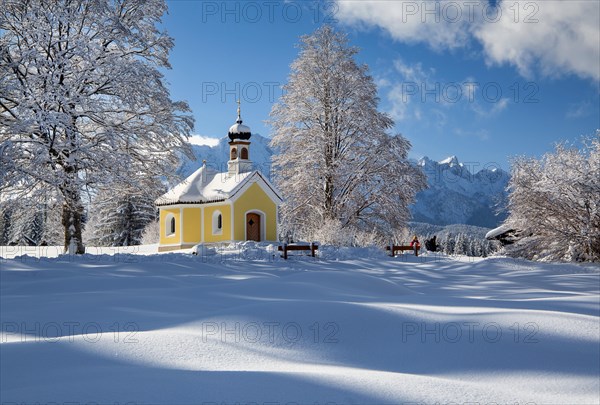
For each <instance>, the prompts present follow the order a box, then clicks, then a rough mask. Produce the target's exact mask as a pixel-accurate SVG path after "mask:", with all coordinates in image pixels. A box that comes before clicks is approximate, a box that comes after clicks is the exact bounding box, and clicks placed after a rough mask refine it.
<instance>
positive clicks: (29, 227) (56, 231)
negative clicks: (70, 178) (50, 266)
mask: <svg viewBox="0 0 600 405" xmlns="http://www.w3.org/2000/svg"><path fill="white" fill-rule="evenodd" d="M14 191H15V192H17V193H18V191H17V190H14ZM60 206H61V203H60V199H59V196H57V195H56V194H55V193H53V192H52V191H50V190H47V189H43V188H37V189H35V190H32V191H31V192H30V193H28V194H27V195H24V196H21V197H19V198H15V197H14V196H12V195H6V194H5V195H3V196H2V198H0V245H28V246H36V245H41V244H47V245H60V244H61V243H62V241H61V234H60V233H61V232H60V231H61V215H60Z"/></svg>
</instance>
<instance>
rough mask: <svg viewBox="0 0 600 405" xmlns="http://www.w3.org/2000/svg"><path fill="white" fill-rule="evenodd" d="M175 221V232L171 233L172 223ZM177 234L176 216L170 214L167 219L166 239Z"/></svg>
mask: <svg viewBox="0 0 600 405" xmlns="http://www.w3.org/2000/svg"><path fill="white" fill-rule="evenodd" d="M173 221H175V226H174V228H175V230H174V231H171V223H172V222H173ZM176 234H177V220H176V219H175V215H173V214H172V213H168V214H167V216H166V217H165V237H167V238H170V237H172V236H175V235H176Z"/></svg>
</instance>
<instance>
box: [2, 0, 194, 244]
mask: <svg viewBox="0 0 600 405" xmlns="http://www.w3.org/2000/svg"><path fill="white" fill-rule="evenodd" d="M165 11H166V5H165V2H164V0H54V1H46V0H10V1H5V0H2V1H0V35H1V36H0V155H1V159H0V172H2V173H4V174H5V175H3V176H2V182H1V183H0V192H8V191H7V190H14V189H15V188H16V187H18V188H19V189H21V190H25V191H24V192H25V193H27V192H29V190H31V189H34V188H35V187H38V186H39V185H40V184H44V185H46V186H47V187H51V188H52V189H53V190H55V191H56V193H57V194H59V195H60V196H61V199H62V202H63V206H62V225H63V227H64V244H65V248H67V247H74V248H75V249H74V250H75V251H76V252H77V253H82V252H83V250H84V247H83V243H82V237H81V232H82V215H83V199H82V193H83V190H85V189H86V188H88V187H91V188H98V189H99V188H102V187H105V186H107V185H110V184H111V183H114V182H119V183H122V184H130V185H131V186H135V184H134V183H135V181H136V178H135V176H130V171H129V170H130V169H129V168H130V167H131V163H132V162H136V165H137V166H139V167H142V168H143V171H144V173H146V174H148V175H161V174H166V173H169V172H172V168H173V167H175V164H176V161H177V152H178V150H183V149H185V143H184V141H185V136H187V135H188V134H189V132H190V131H191V129H192V126H193V120H192V118H191V117H190V116H189V114H187V112H188V111H189V108H188V106H187V104H186V103H183V102H173V101H172V100H171V98H170V95H169V91H168V90H167V88H166V86H165V83H164V80H163V77H162V75H161V73H160V72H159V70H158V68H168V67H169V62H168V55H169V51H170V49H171V48H172V46H173V40H172V38H170V37H169V36H168V35H167V34H166V33H165V32H163V31H160V30H159V28H158V27H157V24H158V23H159V22H160V19H161V17H162V15H163V13H164V12H165Z"/></svg>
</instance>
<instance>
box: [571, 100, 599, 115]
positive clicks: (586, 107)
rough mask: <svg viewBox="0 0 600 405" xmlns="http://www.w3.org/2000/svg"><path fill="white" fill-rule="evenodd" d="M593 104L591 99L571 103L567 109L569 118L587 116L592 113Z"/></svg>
mask: <svg viewBox="0 0 600 405" xmlns="http://www.w3.org/2000/svg"><path fill="white" fill-rule="evenodd" d="M592 111H593V109H592V105H591V103H590V102H589V101H582V102H579V103H574V104H570V105H569V109H568V110H567V114H566V117H567V118H583V117H587V116H589V115H590V114H591V113H592Z"/></svg>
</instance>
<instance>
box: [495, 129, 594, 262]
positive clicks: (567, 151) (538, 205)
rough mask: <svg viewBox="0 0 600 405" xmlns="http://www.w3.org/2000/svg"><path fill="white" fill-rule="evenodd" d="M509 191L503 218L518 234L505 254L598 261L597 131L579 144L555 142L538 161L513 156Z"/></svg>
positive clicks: (532, 257)
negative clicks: (518, 236)
mask: <svg viewBox="0 0 600 405" xmlns="http://www.w3.org/2000/svg"><path fill="white" fill-rule="evenodd" d="M509 190H510V203H509V210H510V216H509V218H508V219H507V222H506V223H507V225H509V226H510V227H511V228H513V229H518V230H519V231H520V234H521V235H524V237H523V238H522V239H521V240H520V241H519V242H518V243H516V244H515V245H511V246H508V247H507V250H508V251H509V253H511V254H514V255H519V256H525V257H527V258H531V259H546V260H577V261H583V260H586V261H587V260H589V261H598V260H600V132H598V133H597V134H596V136H595V137H594V138H592V139H589V140H587V141H586V142H584V146H583V147H582V148H580V149H578V148H575V147H569V146H567V145H565V144H560V145H558V146H557V147H556V150H555V151H554V152H553V153H548V154H546V155H545V156H544V157H543V158H542V159H540V160H538V159H534V158H525V157H520V158H516V159H515V160H514V161H513V165H512V178H511V182H510V185H509Z"/></svg>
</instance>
